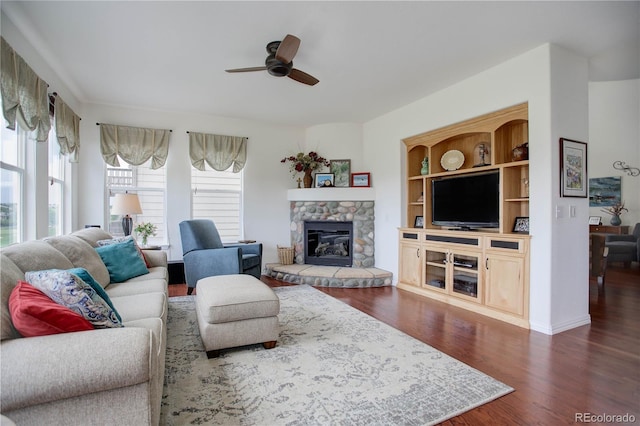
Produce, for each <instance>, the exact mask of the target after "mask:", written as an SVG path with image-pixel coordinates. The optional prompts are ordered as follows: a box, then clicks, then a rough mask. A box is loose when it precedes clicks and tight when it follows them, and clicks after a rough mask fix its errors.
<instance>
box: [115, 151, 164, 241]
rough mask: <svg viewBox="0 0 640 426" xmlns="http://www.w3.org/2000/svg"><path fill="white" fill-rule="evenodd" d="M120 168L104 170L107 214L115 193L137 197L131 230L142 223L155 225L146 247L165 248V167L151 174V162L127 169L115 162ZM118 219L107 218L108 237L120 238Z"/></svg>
mask: <svg viewBox="0 0 640 426" xmlns="http://www.w3.org/2000/svg"><path fill="white" fill-rule="evenodd" d="M118 161H119V162H120V167H111V166H107V189H108V191H109V194H108V196H109V210H111V205H112V204H113V197H114V196H115V194H117V193H123V192H129V193H135V194H138V198H139V199H140V206H141V207H142V214H138V215H136V216H135V217H133V227H134V228H135V227H136V225H137V224H139V223H142V222H151V223H153V224H154V225H156V228H157V231H156V235H155V236H151V237H149V240H148V244H151V245H161V244H166V220H165V175H166V174H165V167H161V168H159V169H156V170H153V169H152V168H151V160H149V161H147V162H146V163H144V164H143V165H141V166H131V165H129V164H127V163H126V162H124V161H123V160H122V159H120V158H118ZM121 219H122V217H121V216H119V215H112V214H109V223H108V230H109V232H110V233H111V234H112V235H124V232H123V230H122V221H121Z"/></svg>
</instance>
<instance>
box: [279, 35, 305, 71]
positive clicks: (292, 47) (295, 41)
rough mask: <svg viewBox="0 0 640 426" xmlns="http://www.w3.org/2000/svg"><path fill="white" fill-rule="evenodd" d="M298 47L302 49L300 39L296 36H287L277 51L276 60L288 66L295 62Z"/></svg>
mask: <svg viewBox="0 0 640 426" xmlns="http://www.w3.org/2000/svg"><path fill="white" fill-rule="evenodd" d="M298 47H300V39H299V38H298V37H296V36H294V35H291V34H287V35H286V36H285V38H284V39H283V40H282V41H281V42H280V46H278V50H276V59H277V60H279V61H280V62H284V63H285V64H288V63H289V62H291V61H293V57H294V56H296V53H298Z"/></svg>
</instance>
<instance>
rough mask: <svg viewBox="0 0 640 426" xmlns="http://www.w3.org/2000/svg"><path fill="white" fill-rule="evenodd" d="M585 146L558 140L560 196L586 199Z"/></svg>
mask: <svg viewBox="0 0 640 426" xmlns="http://www.w3.org/2000/svg"><path fill="white" fill-rule="evenodd" d="M588 184H589V179H588V178H587V144H586V143H585V142H578V141H574V140H571V139H565V138H560V196H561V197H576V198H587V187H588Z"/></svg>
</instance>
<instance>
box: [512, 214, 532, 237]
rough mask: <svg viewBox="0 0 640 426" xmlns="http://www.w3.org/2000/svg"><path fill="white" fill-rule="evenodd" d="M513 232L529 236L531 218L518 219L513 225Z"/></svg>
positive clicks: (522, 217)
mask: <svg viewBox="0 0 640 426" xmlns="http://www.w3.org/2000/svg"><path fill="white" fill-rule="evenodd" d="M513 232H518V233H521V234H528V233H529V217H525V216H520V217H516V220H515V222H514V223H513Z"/></svg>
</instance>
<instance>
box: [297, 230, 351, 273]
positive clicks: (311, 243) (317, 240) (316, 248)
mask: <svg viewBox="0 0 640 426" xmlns="http://www.w3.org/2000/svg"><path fill="white" fill-rule="evenodd" d="M352 262H353V222H350V221H347V222H335V221H315V220H309V221H305V222H304V263H305V264H308V265H325V266H351V264H352Z"/></svg>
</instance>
